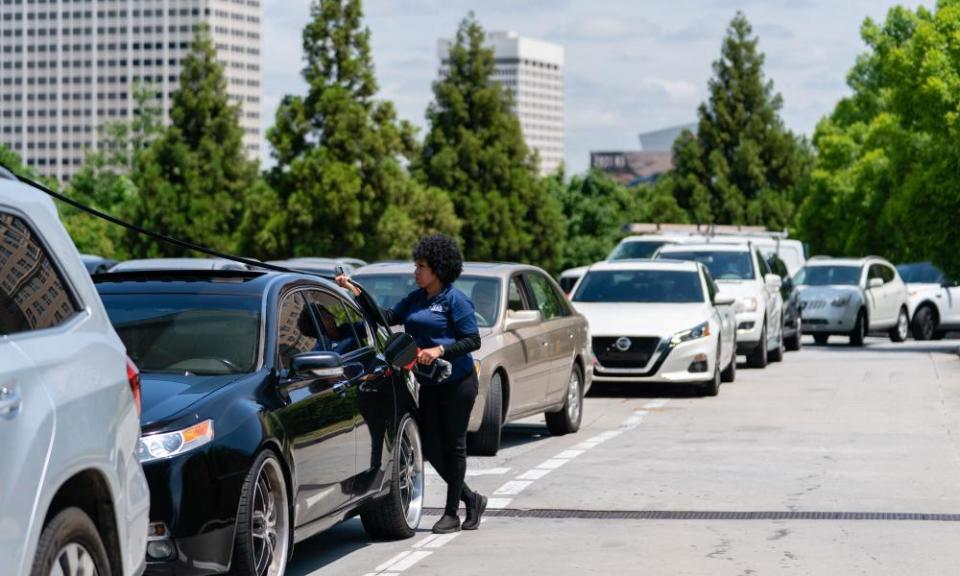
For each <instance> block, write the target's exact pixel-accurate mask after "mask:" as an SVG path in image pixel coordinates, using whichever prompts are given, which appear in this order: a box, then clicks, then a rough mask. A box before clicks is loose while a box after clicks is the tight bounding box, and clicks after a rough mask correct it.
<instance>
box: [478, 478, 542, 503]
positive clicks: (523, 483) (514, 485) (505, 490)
mask: <svg viewBox="0 0 960 576" xmlns="http://www.w3.org/2000/svg"><path fill="white" fill-rule="evenodd" d="M531 484H533V482H530V481H527V480H511V481H509V482H507V483H506V484H504V485H503V486H501V487H499V488H497V491H496V492H494V493H493V494H494V495H495V496H516V495H517V494H519V493H521V492H523V490H524V489H525V488H526V487H527V486H529V485H531ZM488 504H489V503H488Z"/></svg>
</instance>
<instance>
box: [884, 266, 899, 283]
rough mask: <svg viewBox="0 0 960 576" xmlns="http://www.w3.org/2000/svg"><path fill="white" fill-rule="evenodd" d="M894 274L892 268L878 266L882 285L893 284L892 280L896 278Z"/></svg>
mask: <svg viewBox="0 0 960 576" xmlns="http://www.w3.org/2000/svg"><path fill="white" fill-rule="evenodd" d="M896 276H897V275H896V273H895V272H894V271H893V268H891V267H889V266H882V265H881V266H880V277H881V278H883V283H884V284H886V283H887V282H893V279H894V278H896Z"/></svg>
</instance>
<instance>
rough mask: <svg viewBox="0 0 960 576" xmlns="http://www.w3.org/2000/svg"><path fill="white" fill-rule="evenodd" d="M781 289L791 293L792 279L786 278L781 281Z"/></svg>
mask: <svg viewBox="0 0 960 576" xmlns="http://www.w3.org/2000/svg"><path fill="white" fill-rule="evenodd" d="M783 288H784V290H787V291H788V292H789V291H792V290H793V278H791V277H789V276H787V277H786V278H784V279H783Z"/></svg>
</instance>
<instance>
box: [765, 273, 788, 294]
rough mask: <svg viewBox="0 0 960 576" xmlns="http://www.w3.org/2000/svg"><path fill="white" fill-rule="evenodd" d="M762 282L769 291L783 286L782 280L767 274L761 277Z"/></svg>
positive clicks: (774, 275)
mask: <svg viewBox="0 0 960 576" xmlns="http://www.w3.org/2000/svg"><path fill="white" fill-rule="evenodd" d="M763 281H764V283H765V284H766V285H767V288H770V289H771V290H779V289H780V287H781V286H782V285H783V280H781V279H780V277H779V276H777V275H776V274H767V275H766V276H764V277H763Z"/></svg>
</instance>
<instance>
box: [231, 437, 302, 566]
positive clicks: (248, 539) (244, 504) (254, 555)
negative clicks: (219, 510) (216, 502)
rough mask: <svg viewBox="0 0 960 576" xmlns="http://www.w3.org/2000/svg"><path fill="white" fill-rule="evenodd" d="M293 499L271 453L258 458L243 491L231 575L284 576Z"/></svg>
mask: <svg viewBox="0 0 960 576" xmlns="http://www.w3.org/2000/svg"><path fill="white" fill-rule="evenodd" d="M291 525H292V523H291V521H290V496H289V493H288V492H287V481H286V477H285V476H284V473H283V467H282V466H281V465H280V461H279V460H278V459H277V456H276V454H275V453H274V452H273V451H272V450H264V451H262V452H260V454H258V455H257V458H256V459H255V460H254V461H253V465H252V466H250V471H249V472H247V477H246V479H245V480H244V481H243V487H242V488H241V490H240V506H239V507H238V508H237V530H236V532H235V534H234V543H233V564H232V566H231V571H230V573H231V574H234V575H237V576H258V575H263V574H268V573H271V574H283V572H284V570H285V569H286V565H287V560H288V559H289V557H290V543H291V541H292V538H291V534H292V529H291Z"/></svg>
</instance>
